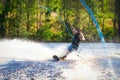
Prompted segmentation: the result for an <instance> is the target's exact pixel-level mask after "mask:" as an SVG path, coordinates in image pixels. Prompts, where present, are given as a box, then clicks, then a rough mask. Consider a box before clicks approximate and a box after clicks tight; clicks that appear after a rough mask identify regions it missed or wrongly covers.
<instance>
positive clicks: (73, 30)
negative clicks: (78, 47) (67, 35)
mask: <svg viewBox="0 0 120 80" xmlns="http://www.w3.org/2000/svg"><path fill="white" fill-rule="evenodd" d="M70 29H71V30H72V32H73V33H74V34H75V33H76V30H75V28H74V27H73V26H70Z"/></svg>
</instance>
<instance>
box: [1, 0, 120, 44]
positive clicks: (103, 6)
mask: <svg viewBox="0 0 120 80" xmlns="http://www.w3.org/2000/svg"><path fill="white" fill-rule="evenodd" d="M85 1H86V2H87V4H88V5H89V6H90V8H91V10H92V11H93V13H94V15H95V17H96V19H97V20H98V22H99V25H100V28H101V29H102V30H103V32H104V35H105V38H107V39H108V40H109V39H114V38H113V37H116V35H114V32H116V31H115V30H118V26H117V27H115V26H114V25H113V24H114V22H113V20H115V19H116V21H117V22H119V21H118V20H119V10H120V9H119V7H117V6H116V7H115V6H114V2H115V3H116V5H118V3H117V2H118V1H119V0H85ZM38 5H40V6H38ZM41 6H42V7H41ZM46 7H47V8H46ZM52 11H53V12H52ZM114 11H115V12H116V13H115V12H114ZM3 12H5V13H3ZM0 15H1V16H2V17H1V16H0V20H1V21H0V33H1V35H0V36H2V35H5V36H7V37H19V38H28V39H36V40H39V41H55V42H56V41H59V42H60V41H71V36H70V34H69V33H68V31H67V30H66V28H65V26H64V25H63V24H62V23H61V21H68V22H69V23H70V24H71V25H74V27H77V26H79V27H80V28H81V29H82V30H83V33H84V34H85V37H86V42H89V41H95V42H97V41H99V36H98V33H97V31H96V28H95V25H94V23H93V22H92V20H91V18H90V16H89V15H88V13H87V11H86V9H85V8H84V7H83V6H82V5H81V3H80V1H79V0H2V1H0ZM114 15H115V16H114ZM57 16H59V17H60V18H61V19H62V20H58V19H57ZM116 16H117V17H116ZM115 24H116V25H118V23H115ZM2 31H3V32H2Z"/></svg>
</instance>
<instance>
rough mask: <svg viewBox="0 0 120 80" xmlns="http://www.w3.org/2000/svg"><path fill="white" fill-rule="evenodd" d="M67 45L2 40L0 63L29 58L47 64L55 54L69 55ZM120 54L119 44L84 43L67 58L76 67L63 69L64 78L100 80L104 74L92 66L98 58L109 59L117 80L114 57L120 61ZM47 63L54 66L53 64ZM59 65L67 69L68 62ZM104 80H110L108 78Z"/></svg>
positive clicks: (112, 72) (68, 79)
mask: <svg viewBox="0 0 120 80" xmlns="http://www.w3.org/2000/svg"><path fill="white" fill-rule="evenodd" d="M68 45H69V43H39V42H33V41H28V40H19V39H13V40H7V39H5V40H1V41H0V64H3V63H4V62H9V61H10V59H13V58H14V59H16V60H19V59H20V60H26V59H28V60H39V61H41V62H44V61H46V60H48V59H51V58H52V56H53V55H54V54H56V55H58V56H61V55H63V54H64V53H65V52H66V49H67V46H68ZM119 52H120V45H119V44H118V45H115V44H104V45H103V44H100V43H95V44H94V43H92V44H90V43H83V44H82V43H81V44H80V46H79V48H78V51H77V52H75V51H74V52H72V53H71V54H70V55H68V57H67V59H68V60H73V61H75V63H74V64H71V65H72V66H73V68H72V69H68V68H64V69H62V74H61V75H63V76H64V77H65V80H98V79H97V78H98V76H101V75H102V74H101V73H100V71H98V70H97V67H99V66H97V67H95V66H93V67H91V66H92V64H94V62H93V61H92V60H95V59H96V60H97V59H98V60H102V58H103V59H106V61H108V66H109V67H110V69H111V72H110V73H111V74H112V76H113V78H110V79H114V78H115V79H117V74H116V73H115V72H114V69H113V68H114V67H115V66H114V67H113V64H112V62H111V57H115V58H116V56H117V58H120V56H119V55H118V54H119ZM115 53H118V54H117V55H116V54H115ZM104 57H105V58H104ZM99 58H101V59H99ZM6 60H7V61H6ZM43 60H44V61H43ZM46 63H48V64H51V62H50V61H48V62H46ZM52 63H53V62H52ZM59 63H60V64H59ZM101 63H102V62H101ZM106 63H107V62H106ZM54 64H56V63H54ZM58 64H59V66H57V65H55V66H57V67H59V68H60V67H64V66H65V67H66V62H65V63H64V61H63V62H58ZM51 65H52V64H51ZM101 65H102V64H101ZM118 65H119V64H118ZM57 67H56V68H57ZM1 68H2V67H1ZM38 68H39V67H38ZM103 68H104V66H103ZM48 69H51V67H49V68H48ZM52 69H53V68H52ZM47 74H48V73H47ZM51 74H52V73H51ZM102 79H103V78H102ZM102 79H101V80H102ZM104 79H105V80H107V79H106V78H104Z"/></svg>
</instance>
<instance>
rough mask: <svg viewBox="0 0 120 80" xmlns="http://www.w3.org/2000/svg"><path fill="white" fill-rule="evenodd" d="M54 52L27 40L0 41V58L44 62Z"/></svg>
mask: <svg viewBox="0 0 120 80" xmlns="http://www.w3.org/2000/svg"><path fill="white" fill-rule="evenodd" d="M52 54H54V52H53V51H52V50H51V49H50V48H47V47H45V46H44V45H42V44H40V43H37V42H32V41H27V40H19V39H13V40H2V41H0V58H18V59H30V60H46V59H50V57H51V56H52Z"/></svg>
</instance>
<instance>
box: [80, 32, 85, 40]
mask: <svg viewBox="0 0 120 80" xmlns="http://www.w3.org/2000/svg"><path fill="white" fill-rule="evenodd" d="M79 39H80V40H82V41H84V40H85V37H84V35H83V33H82V32H80V35H79Z"/></svg>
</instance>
